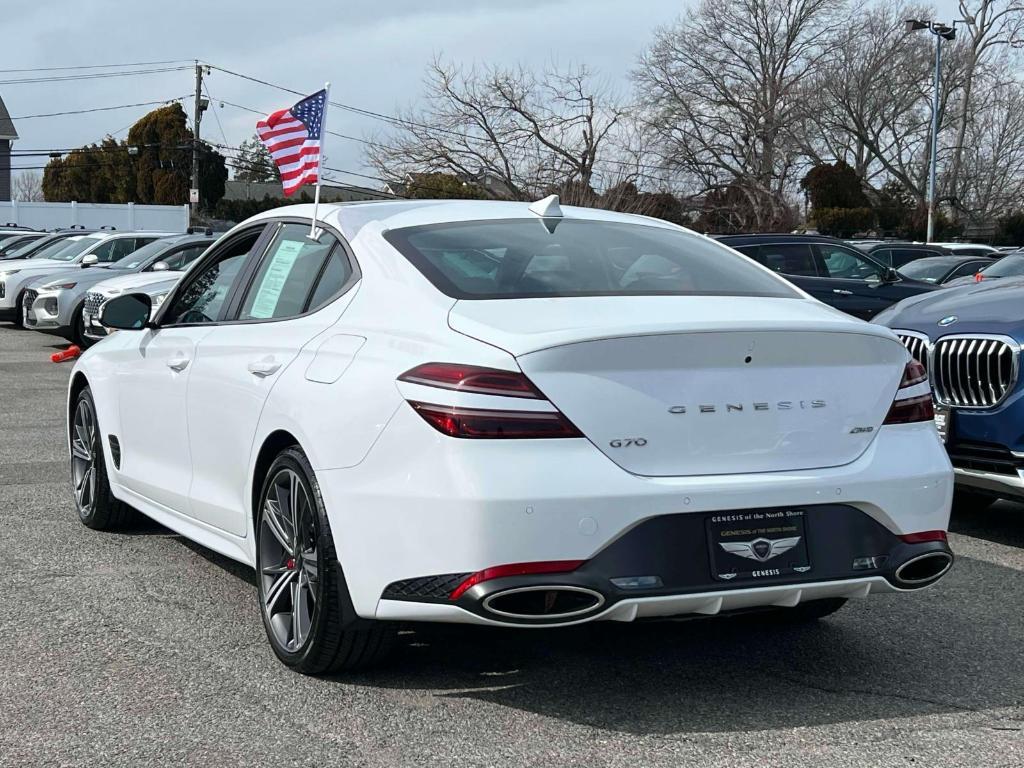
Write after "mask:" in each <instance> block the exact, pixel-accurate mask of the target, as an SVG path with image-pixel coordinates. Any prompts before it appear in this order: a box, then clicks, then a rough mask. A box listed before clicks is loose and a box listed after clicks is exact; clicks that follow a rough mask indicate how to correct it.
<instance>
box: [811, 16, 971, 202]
mask: <svg viewBox="0 0 1024 768" xmlns="http://www.w3.org/2000/svg"><path fill="white" fill-rule="evenodd" d="M926 15H928V11H927V10H926V9H924V8H922V7H919V6H913V5H907V4H905V3H903V2H900V1H899V0H895V1H893V0H883V2H880V3H878V4H876V5H874V6H871V7H869V8H868V9H866V11H865V13H864V15H863V17H862V20H861V23H860V24H858V25H855V26H853V27H848V28H845V29H843V30H841V31H839V32H837V33H836V36H835V39H834V43H833V53H834V55H833V56H832V57H831V58H830V59H829V60H828V61H825V62H822V63H821V65H820V66H819V67H818V68H817V69H816V71H815V73H814V75H813V76H812V77H811V78H809V79H808V80H807V90H808V97H809V99H810V101H811V104H812V108H811V109H810V110H809V111H808V115H807V120H806V122H805V123H804V125H803V126H802V129H801V138H802V146H803V149H804V151H805V152H806V153H807V155H808V157H809V158H810V159H811V161H812V162H814V163H816V164H817V163H822V162H832V161H835V160H842V161H844V162H846V163H847V164H848V165H850V166H851V167H852V168H854V169H855V170H856V171H857V173H858V175H860V177H861V178H862V179H864V180H865V182H872V181H879V182H882V181H885V180H887V179H895V180H897V181H898V182H899V183H900V185H901V186H903V187H904V188H905V189H907V190H908V191H910V192H911V193H912V194H913V195H914V196H915V197H916V198H918V199H919V200H924V198H925V187H926V179H927V168H928V152H929V143H928V136H929V131H930V130H931V93H930V87H929V86H930V84H931V79H930V73H931V71H932V66H933V63H932V54H931V47H930V44H931V37H930V36H927V35H908V34H907V33H906V31H905V28H904V20H905V19H907V18H912V17H915V16H916V17H921V16H926ZM957 66H958V65H957V60H956V58H955V57H951V56H947V65H946V71H945V76H944V77H943V83H944V89H943V94H942V98H941V101H940V110H942V111H944V110H945V105H946V104H947V102H948V100H949V94H950V91H951V89H952V88H953V87H954V85H955V83H956V82H958V78H957V76H956V68H957Z"/></svg>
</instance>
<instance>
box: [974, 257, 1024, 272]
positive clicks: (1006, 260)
mask: <svg viewBox="0 0 1024 768" xmlns="http://www.w3.org/2000/svg"><path fill="white" fill-rule="evenodd" d="M981 271H982V272H984V273H985V277H1015V276H1017V275H1024V256H1017V255H1012V256H1003V258H1001V259H1000V260H999V261H997V262H996V263H995V264H993V265H991V266H989V267H985V268H984V269H983V270H981Z"/></svg>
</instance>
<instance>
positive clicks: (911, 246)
mask: <svg viewBox="0 0 1024 768" xmlns="http://www.w3.org/2000/svg"><path fill="white" fill-rule="evenodd" d="M884 248H900V249H903V250H908V251H926V250H927V251H938V252H939V253H950V250H949V249H948V248H946V247H945V246H944V245H939V244H938V243H913V242H909V241H905V240H889V241H888V242H885V243H879V244H878V245H874V246H872V247H871V248H870V250H872V251H878V250H882V249H884Z"/></svg>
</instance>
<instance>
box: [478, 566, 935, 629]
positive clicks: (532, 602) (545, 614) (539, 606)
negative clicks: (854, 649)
mask: <svg viewBox="0 0 1024 768" xmlns="http://www.w3.org/2000/svg"><path fill="white" fill-rule="evenodd" d="M952 565H953V556H952V555H951V554H950V553H949V552H944V551H936V552H926V553H924V554H921V555H917V556H916V557H911V558H910V559H908V560H907V561H906V562H904V563H901V564H900V565H899V566H898V567H897V568H896V570H895V571H894V572H893V575H892V577H891V581H892V583H893V584H894V585H895V586H897V587H899V588H900V589H921V588H923V587H926V586H928V585H929V584H931V583H933V582H935V581H937V580H938V579H940V578H941V577H942V576H943V575H944V574H945V573H946V571H948V570H949V569H950V567H951V566H952ZM604 604H605V597H604V595H602V594H601V593H600V592H598V591H596V590H594V589H589V588H587V587H577V586H570V585H531V586H525V587H513V588H511V589H504V590H501V591H500V592H495V593H494V594H492V595H488V596H487V597H485V598H484V600H483V602H482V603H481V607H482V608H483V609H484V610H485V611H487V612H488V613H491V614H494V615H495V616H499V617H501V618H503V619H570V618H573V617H577V616H583V615H585V614H588V613H592V612H594V611H596V610H598V609H599V608H601V606H603V605H604Z"/></svg>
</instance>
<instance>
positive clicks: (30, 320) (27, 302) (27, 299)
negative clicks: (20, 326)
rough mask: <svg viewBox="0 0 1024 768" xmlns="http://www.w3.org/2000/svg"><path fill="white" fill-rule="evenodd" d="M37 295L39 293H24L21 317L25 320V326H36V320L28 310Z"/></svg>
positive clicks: (28, 291) (30, 291)
mask: <svg viewBox="0 0 1024 768" xmlns="http://www.w3.org/2000/svg"><path fill="white" fill-rule="evenodd" d="M38 295H39V291H33V290H27V291H25V295H24V298H23V299H22V300H21V310H22V317H23V318H24V320H25V325H35V324H36V319H35V317H34V316H33V315H32V313H31V312H29V310H30V309H32V303H33V302H34V301H35V300H36V296H38Z"/></svg>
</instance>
